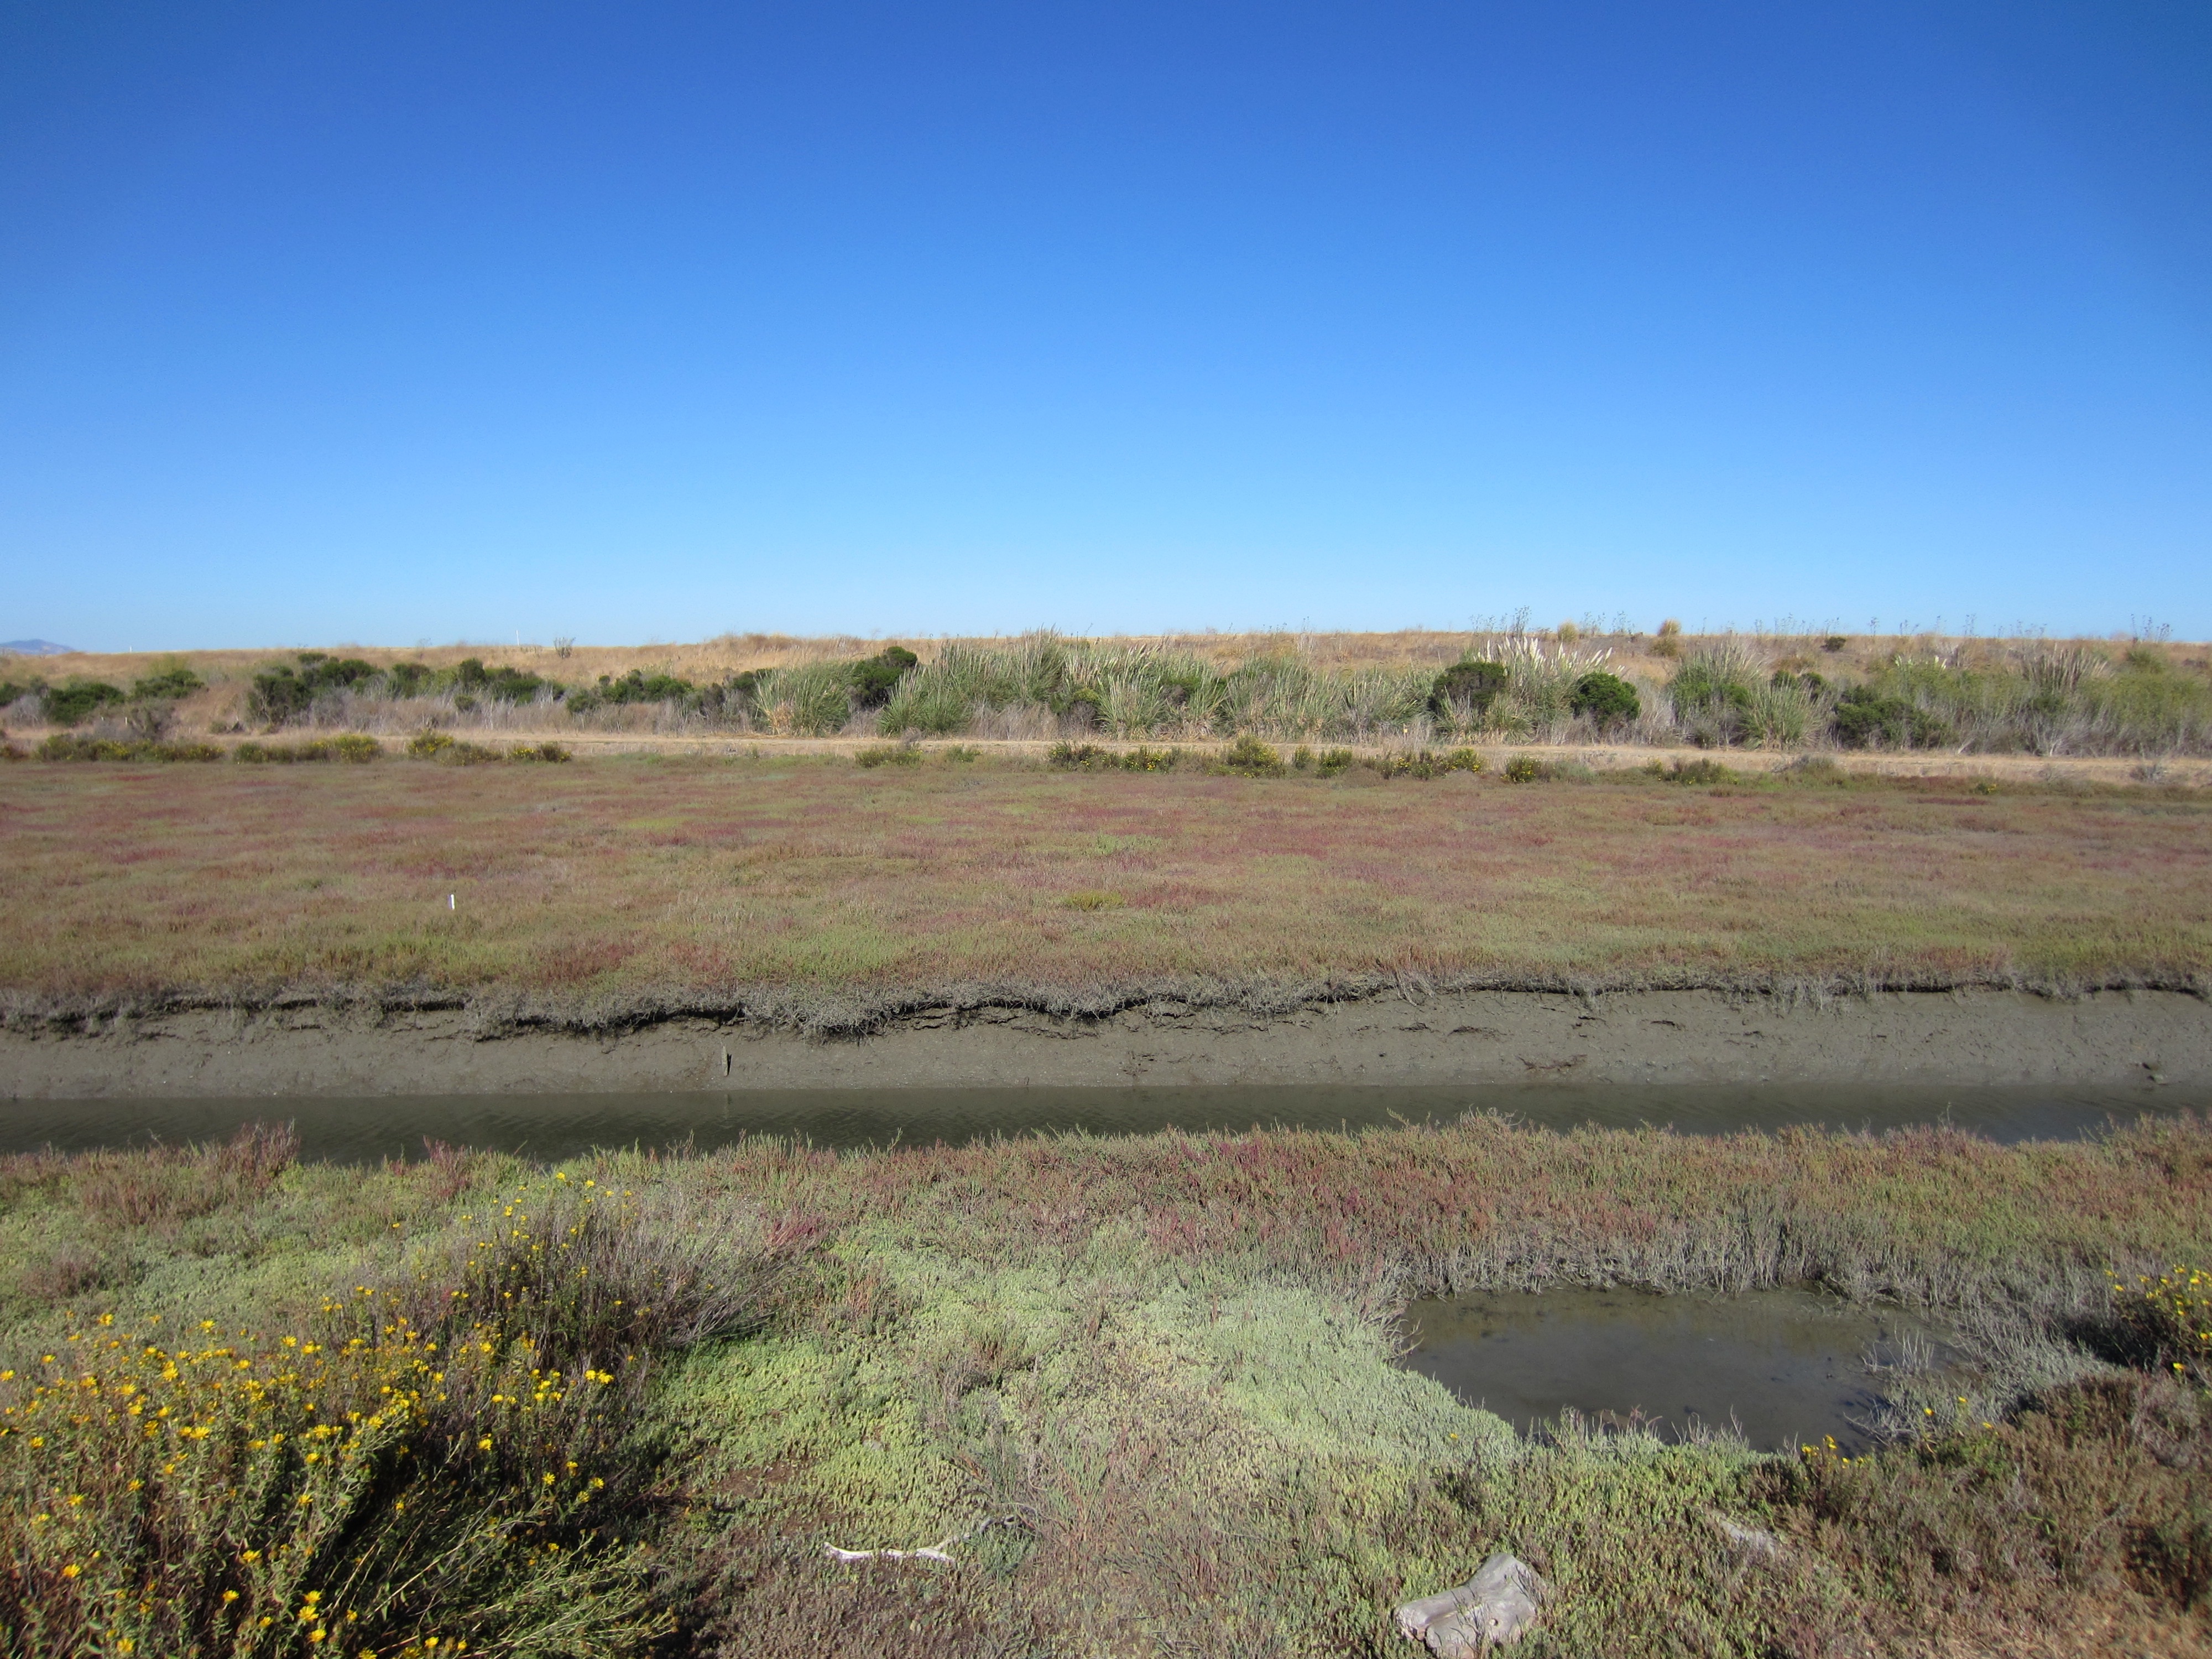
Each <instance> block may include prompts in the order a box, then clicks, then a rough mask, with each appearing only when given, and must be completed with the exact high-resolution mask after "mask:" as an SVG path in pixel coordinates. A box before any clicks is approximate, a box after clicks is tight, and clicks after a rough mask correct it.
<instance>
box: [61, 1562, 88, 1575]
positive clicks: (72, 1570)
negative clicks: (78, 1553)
mask: <svg viewBox="0 0 2212 1659" xmlns="http://www.w3.org/2000/svg"><path fill="white" fill-rule="evenodd" d="M82 1571H84V1569H83V1568H82V1567H80V1566H79V1565H77V1564H76V1562H74V1561H72V1562H70V1564H69V1565H67V1566H65V1567H64V1568H63V1569H62V1577H64V1578H74V1577H76V1576H77V1574H79V1573H81V1572H82Z"/></svg>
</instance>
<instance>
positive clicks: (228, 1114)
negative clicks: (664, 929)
mask: <svg viewBox="0 0 2212 1659" xmlns="http://www.w3.org/2000/svg"><path fill="white" fill-rule="evenodd" d="M2207 1106H2212V1091H2195V1092H2190V1091H2174V1090H2163V1089H2161V1090H2154V1089H2149V1088H2141V1089H2104V1090H2097V1089H2066V1088H1981V1089H1930V1088H1917V1087H1916V1088H1893V1087H1850V1086H1822V1087H1801V1088H1791V1087H1786V1086H1777V1085H1755V1086H1749V1085H1747V1086H1716V1085H1664V1086H1647V1087H1638V1086H1633V1085H1564V1084H1558V1083H1544V1084H1534V1085H1516V1086H1489V1087H1441V1088H1440V1087H1423V1088H1354V1087H1337V1086H1332V1087H1314V1088H1284V1087H1269V1088H1250V1089H1238V1088H1158V1089H1148V1088H1135V1089H823V1090H756V1091H732V1092H730V1093H726V1094H709V1093H696V1094H590V1095H460V1096H420V1095H417V1096H380V1097H374V1098H368V1099H333V1098H328V1097H314V1096H307V1097H283V1096H271V1097H245V1098H202V1099H180V1100H130V1099H108V1100H83V1101H46V1100H36V1101H33V1100H19V1101H11V1102H9V1103H6V1104H5V1105H0V1152H26V1151H32V1150H35V1149H36V1148H38V1147H40V1146H49V1145H51V1146H55V1147H58V1148H61V1149H63V1150H65V1151H82V1150H86V1149H89V1148H92V1147H97V1146H129V1145H143V1144H145V1143H147V1142H149V1141H154V1140H161V1141H166V1142H169V1143H172V1144H174V1143H177V1142H179V1141H188V1140H205V1139H217V1138H221V1137H223V1136H227V1135H228V1134H229V1133H231V1132H232V1130H234V1129H235V1128H236V1127H238V1126H239V1125H240V1124H241V1123H246V1122H251V1121H253V1120H255V1119H257V1118H259V1119H264V1120H268V1121H286V1120H289V1121H292V1122H294V1123H295V1124H296V1125H297V1126H298V1128H299V1131H300V1134H301V1140H302V1142H303V1149H304V1152H305V1153H306V1155H307V1157H309V1158H323V1159H329V1160H333V1161H338V1162H349V1163H358V1162H373V1161H374V1160H375V1159H377V1158H386V1157H391V1156H394V1155H398V1154H401V1153H418V1152H420V1150H421V1147H422V1139H423V1138H424V1137H425V1136H432V1137H435V1138H436V1139H441V1140H447V1141H452V1142H453V1143H455V1144H457V1145H463V1146H479V1147H484V1148H488V1149H496V1150H501V1151H506V1152H525V1153H528V1154H530V1155H532V1156H534V1157H538V1158H566V1157H570V1156H574V1155H575V1154H577V1153H580V1152H586V1151H588V1150H589V1149H591V1148H592V1147H594V1146H633V1145H636V1146H682V1145H684V1144H686V1143H689V1144H691V1145H693V1146H698V1147H700V1148H702V1149H703V1148H709V1147H713V1146H726V1145H728V1144H730V1143H731V1142H732V1141H735V1140H737V1139H740V1138H742V1137H744V1136H745V1135H749V1134H778V1135H797V1136H803V1137H805V1139H809V1140H811V1141H812V1142H813V1143H814V1144H815V1145H817V1146H834V1147H854V1146H889V1145H891V1144H893V1143H895V1142H896V1143H902V1144H905V1145H908V1146H911V1145H915V1144H916V1143H920V1144H923V1145H927V1144H928V1143H930V1142H933V1141H939V1140H942V1141H945V1142H948V1143H951V1144H955V1145H957V1144H959V1143H962V1142H965V1141H969V1140H975V1139H986V1138H988V1137H990V1136H993V1135H1002V1134H1003V1135H1019V1134H1029V1133H1059V1132H1066V1131H1072V1130H1081V1131H1085V1132H1086V1133H1092V1134H1146V1133H1155V1132H1157V1131H1159V1130H1162V1129H1170V1128H1177V1129H1184V1130H1188V1131H1202V1130H1208V1129H1214V1130H1237V1129H1245V1128H1249V1127H1252V1126H1254V1125H1255V1124H1258V1125H1262V1126H1274V1125H1283V1126H1292V1127H1306V1128H1311V1129H1340V1128H1341V1129H1347V1130H1358V1129H1373V1128H1385V1127H1391V1126H1392V1125H1394V1124H1398V1123H1406V1122H1421V1121H1450V1120H1451V1119H1453V1118H1455V1117H1457V1116H1459V1115H1461V1114H1462V1113H1463V1112H1467V1111H1470V1110H1474V1111H1494V1112H1500V1113H1504V1114H1506V1115H1509V1116H1510V1117H1512V1118H1514V1119H1516V1121H1522V1122H1525V1123H1530V1124H1536V1125H1541V1126H1543V1127H1551V1128H1559V1129H1565V1128H1572V1127H1576V1126H1577V1125H1580V1124H1584V1123H1591V1124H1598V1125H1601V1126H1605V1127H1634V1126H1636V1125H1638V1124H1644V1123H1649V1124H1655V1125H1662V1126H1666V1127H1672V1128H1673V1129H1674V1130H1676V1131H1677V1132H1679V1133H1684V1134H1717V1133H1729V1132H1731V1131H1735V1130H1739V1129H1778V1128H1782V1127H1787V1126H1790V1125H1793V1124H1826V1125H1830V1126H1833V1127H1843V1128H1849V1129H1872V1130H1881V1129H1887V1128H1894V1127H1900V1126H1902V1125H1906V1124H1914V1123H1931V1122H1948V1123H1950V1124H1953V1125H1954V1126H1956V1127H1959V1128H1960V1129H1965V1130H1968V1131H1971V1132H1972V1133H1978V1134H1984V1135H1988V1136H1990V1137H1991V1138H1992V1139H1998V1140H2023V1139H2065V1138H2070V1137H2075V1136H2079V1135H2082V1134H2085V1133H2092V1132H2094V1131H2095V1130H2097V1129H2098V1128H2100V1127H2102V1126H2103V1125H2104V1124H2105V1123H2106V1121H2109V1120H2110V1119H2112V1118H2114V1117H2118V1119H2120V1120H2121V1121H2131V1120H2132V1119H2133V1118H2135V1117H2136V1115H2138V1114H2139V1113H2142V1112H2146V1111H2171V1110H2175V1109H2182V1108H2192V1109H2200V1110H2201V1109H2205V1108H2206V1107H2207Z"/></svg>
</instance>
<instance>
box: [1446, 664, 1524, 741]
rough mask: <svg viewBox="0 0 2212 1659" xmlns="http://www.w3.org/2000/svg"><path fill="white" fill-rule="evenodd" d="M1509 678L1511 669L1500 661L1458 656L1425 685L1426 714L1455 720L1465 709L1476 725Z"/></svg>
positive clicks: (1499, 694)
mask: <svg viewBox="0 0 2212 1659" xmlns="http://www.w3.org/2000/svg"><path fill="white" fill-rule="evenodd" d="M1511 678H1512V674H1511V671H1510V670H1509V669H1508V668H1507V667H1506V666H1505V665H1504V663H1502V662H1489V661H1486V660H1483V659H1477V658H1462V659H1461V660H1460V661H1458V662H1455V663H1454V664H1453V665H1451V666H1450V667H1449V668H1447V669H1445V670H1444V671H1443V673H1441V674H1439V675H1437V678H1436V683H1435V684H1433V685H1431V687H1430V688H1429V713H1430V714H1433V715H1435V716H1436V717H1437V719H1438V720H1455V719H1457V718H1458V716H1459V711H1460V710H1462V709H1465V710H1466V711H1467V713H1468V716H1469V717H1471V718H1472V720H1474V724H1475V725H1477V726H1480V725H1481V724H1482V722H1483V720H1484V718H1485V717H1486V716H1487V715H1488V714H1489V713H1490V707H1491V705H1492V703H1494V702H1497V701H1498V698H1499V697H1500V696H1504V692H1505V687H1506V684H1507V683H1508V681H1510V679H1511Z"/></svg>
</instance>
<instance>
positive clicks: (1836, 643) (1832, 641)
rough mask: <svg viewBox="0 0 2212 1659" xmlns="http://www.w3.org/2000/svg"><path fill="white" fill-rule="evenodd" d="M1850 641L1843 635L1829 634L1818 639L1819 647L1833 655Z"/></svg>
mask: <svg viewBox="0 0 2212 1659" xmlns="http://www.w3.org/2000/svg"><path fill="white" fill-rule="evenodd" d="M1849 644H1850V640H1849V639H1848V638H1847V637H1845V636H1844V635H1841V634H1831V635H1828V637H1827V638H1826V639H1825V640H1822V641H1820V649H1821V650H1823V651H1826V652H1827V653H1830V654H1831V655H1833V654H1834V653H1836V652H1838V651H1840V650H1842V649H1843V648H1844V647H1845V646H1847V645H1849Z"/></svg>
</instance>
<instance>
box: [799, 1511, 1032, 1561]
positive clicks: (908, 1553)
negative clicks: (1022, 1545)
mask: <svg viewBox="0 0 2212 1659" xmlns="http://www.w3.org/2000/svg"><path fill="white" fill-rule="evenodd" d="M1018 1518H1019V1517H1018V1516H1011V1515H994V1516H990V1517H989V1518H987V1520H985V1521H984V1522H982V1524H981V1525H980V1526H975V1527H970V1528H969V1529H968V1530H967V1531H965V1532H957V1533H955V1534H952V1536H951V1537H950V1538H941V1539H939V1541H937V1542H936V1543H934V1544H931V1545H928V1546H927V1547H924V1548H921V1549H918V1550H841V1549H839V1548H838V1547H836V1545H835V1544H824V1545H823V1550H824V1551H825V1552H827V1553H828V1554H829V1559H831V1560H832V1561H943V1562H945V1564H946V1565H951V1560H952V1554H951V1551H952V1547H953V1546H954V1545H955V1544H964V1543H966V1542H967V1541H969V1539H971V1538H981V1536H982V1535H983V1534H985V1533H987V1532H988V1531H990V1530H991V1528H994V1527H1005V1526H1011V1525H1012V1524H1013V1522H1015V1521H1016V1520H1017V1519H1018Z"/></svg>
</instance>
